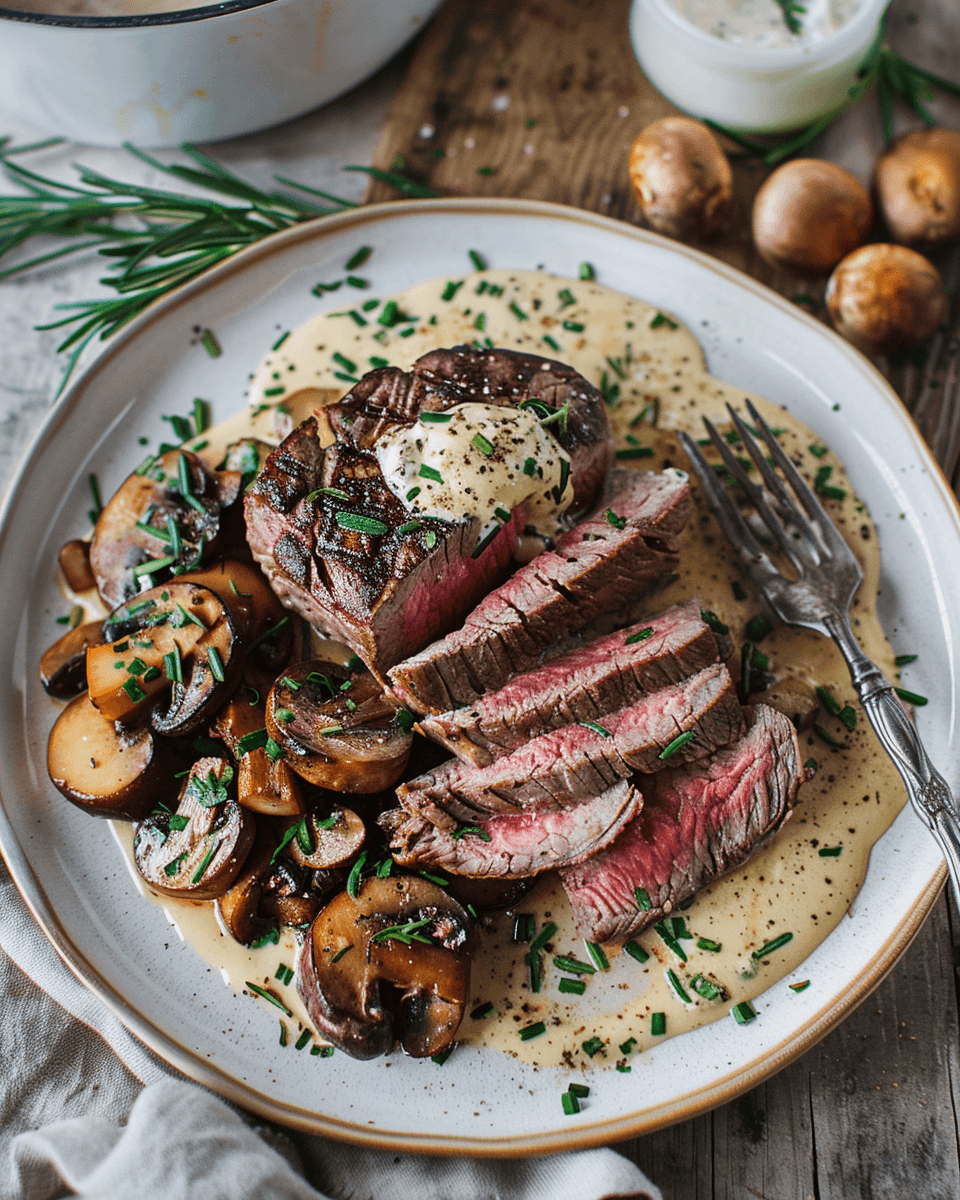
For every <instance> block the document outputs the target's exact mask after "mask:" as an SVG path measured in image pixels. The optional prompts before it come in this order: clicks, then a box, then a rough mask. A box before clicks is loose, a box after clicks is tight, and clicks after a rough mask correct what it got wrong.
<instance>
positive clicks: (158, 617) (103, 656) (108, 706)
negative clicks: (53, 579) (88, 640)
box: [87, 581, 241, 737]
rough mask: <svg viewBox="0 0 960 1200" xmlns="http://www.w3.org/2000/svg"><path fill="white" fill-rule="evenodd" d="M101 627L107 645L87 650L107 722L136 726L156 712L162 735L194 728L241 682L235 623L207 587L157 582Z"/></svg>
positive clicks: (95, 697)
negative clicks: (162, 707)
mask: <svg viewBox="0 0 960 1200" xmlns="http://www.w3.org/2000/svg"><path fill="white" fill-rule="evenodd" d="M103 632H104V638H105V639H106V640H105V643H104V644H103V645H102V646H96V647H93V648H92V649H90V650H88V651H87V680H88V681H89V685H90V698H91V700H92V701H93V703H94V704H95V705H96V707H97V708H98V709H99V710H100V712H101V714H102V716H103V717H105V718H106V719H107V720H108V721H122V722H123V723H124V724H128V725H129V724H133V723H135V722H137V721H139V720H140V719H141V718H142V717H143V716H144V715H145V714H146V713H147V712H148V711H150V710H152V711H151V716H150V723H151V725H152V726H153V728H154V729H155V730H156V731H157V732H158V733H164V734H166V735H167V736H170V737H172V736H176V735H179V734H183V733H190V732H192V731H193V730H195V729H197V728H198V727H199V726H200V725H201V724H202V723H203V721H204V720H205V719H206V718H207V717H208V716H209V715H210V714H211V713H212V712H214V711H215V710H216V709H217V708H218V707H219V706H220V704H222V703H223V700H224V699H225V698H226V697H227V696H229V695H230V693H231V692H232V691H233V689H234V687H235V686H236V682H237V677H238V675H239V672H240V670H241V662H240V655H239V653H238V645H239V643H238V638H237V634H236V627H235V625H234V622H233V618H232V617H231V616H230V612H229V610H228V608H227V607H226V605H225V604H224V603H223V602H222V601H221V600H220V598H219V597H218V596H217V595H215V594H214V593H213V592H212V591H210V590H209V589H208V588H204V587H199V586H198V585H197V584H192V583H181V582H179V581H177V582H174V583H170V584H168V585H167V586H166V587H157V588H153V589H152V590H151V591H149V592H144V593H143V595H141V596H140V597H138V598H137V599H136V600H132V601H129V602H128V603H127V604H125V605H122V606H121V607H120V608H119V609H117V610H116V611H115V612H113V613H112V614H111V615H110V617H108V618H107V620H106V621H105V622H104V626H103ZM167 693H169V696H170V700H169V705H168V707H167V708H166V710H165V711H163V710H162V709H161V705H162V704H163V701H164V698H165V696H166V695H167Z"/></svg>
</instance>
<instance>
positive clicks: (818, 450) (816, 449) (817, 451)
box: [807, 442, 827, 458]
mask: <svg viewBox="0 0 960 1200" xmlns="http://www.w3.org/2000/svg"><path fill="white" fill-rule="evenodd" d="M807 449H808V450H809V451H810V453H811V454H812V455H813V456H814V458H823V456H824V455H825V454H826V452H827V448H826V446H819V445H817V443H816V442H813V443H812V444H811V445H809V446H808V447H807Z"/></svg>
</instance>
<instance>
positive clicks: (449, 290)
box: [440, 279, 463, 300]
mask: <svg viewBox="0 0 960 1200" xmlns="http://www.w3.org/2000/svg"><path fill="white" fill-rule="evenodd" d="M462 287H463V280H462V279H459V280H457V281H456V282H454V281H453V280H452V279H451V280H448V281H447V285H446V287H445V288H444V289H443V292H442V293H441V296H440V299H441V300H452V299H453V298H454V296H455V295H456V294H457V291H458V289H459V288H462Z"/></svg>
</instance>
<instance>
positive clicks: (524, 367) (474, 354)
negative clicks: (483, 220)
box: [244, 346, 613, 707]
mask: <svg viewBox="0 0 960 1200" xmlns="http://www.w3.org/2000/svg"><path fill="white" fill-rule="evenodd" d="M526 400H532V401H533V402H535V403H536V404H538V405H540V406H541V407H542V408H543V410H544V412H545V413H546V412H547V411H548V410H549V411H552V410H553V407H554V405H559V406H560V407H562V406H563V405H565V404H569V409H567V410H566V420H565V423H563V422H555V423H554V424H553V425H552V426H551V432H552V433H553V434H554V436H555V437H556V439H557V441H558V442H559V443H560V445H561V446H562V447H563V448H564V449H565V450H566V451H567V452H568V453H569V454H570V457H571V465H570V478H571V481H572V483H573V492H574V496H573V501H572V503H571V505H570V507H569V508H568V510H567V514H565V517H566V518H569V517H570V516H574V517H575V516H577V515H579V514H581V513H583V512H585V511H586V509H587V508H588V507H589V506H590V505H591V504H592V503H593V502H594V500H595V499H596V497H597V495H598V494H599V492H600V489H601V485H602V482H603V479H604V476H605V474H606V471H607V469H608V467H609V465H610V463H611V461H612V458H613V436H612V434H611V432H610V424H609V421H608V418H607V414H606V407H605V405H604V403H603V398H602V396H601V395H600V393H599V392H598V391H597V389H596V388H594V387H592V385H590V384H589V383H587V381H586V380H585V379H583V378H582V377H581V376H580V375H578V374H577V373H576V372H575V371H574V370H573V369H572V368H571V367H566V366H564V365H563V364H561V363H553V362H550V361H549V360H547V359H542V358H539V357H538V356H536V355H530V354H518V353H515V352H514V351H510V350H490V351H487V350H483V351H481V350H475V349H473V348H471V347H468V346H459V347H455V348H454V349H453V350H436V351H433V352H432V353H430V354H428V355H425V356H424V358H422V359H420V360H419V361H418V362H417V363H415V364H414V367H413V370H412V371H411V372H404V371H399V370H398V369H397V368H393V367H390V368H383V369H382V370H378V371H372V372H370V373H369V374H368V375H365V376H364V377H363V379H362V380H361V381H360V382H359V383H358V384H357V385H356V387H354V388H353V390H352V391H351V392H348V393H347V395H346V396H345V397H344V398H343V399H342V400H341V401H340V402H339V403H338V404H335V405H332V406H330V407H329V408H327V409H326V410H325V415H326V417H327V419H328V421H329V425H330V427H331V429H332V430H333V431H334V433H335V434H336V435H337V441H336V443H335V444H334V445H333V446H324V445H323V444H322V442H321V437H320V433H319V429H318V425H317V422H316V420H314V419H313V418H310V419H308V420H307V421H305V422H304V423H303V424H302V425H301V426H299V428H298V429H296V430H294V432H293V433H292V434H291V435H290V436H289V437H288V438H287V439H286V440H285V441H284V442H283V443H282V444H281V445H280V446H279V447H277V449H276V450H274V451H273V452H272V453H271V454H270V455H269V456H268V458H267V461H266V464H265V466H264V469H263V470H262V471H261V473H260V475H259V476H258V478H257V480H256V482H255V484H254V486H253V487H252V488H251V490H250V492H249V493H248V495H247V497H246V500H245V504H244V511H245V516H246V522H247V541H248V542H249V544H250V548H251V550H252V552H253V555H254V558H255V559H256V560H257V562H259V563H260V565H261V566H262V567H263V568H264V570H265V571H266V573H267V575H268V577H269V579H270V582H271V586H272V587H273V589H274V591H275V592H276V593H277V595H278V596H279V597H280V599H281V600H282V601H283V603H284V604H286V605H287V607H289V608H292V609H294V611H296V612H298V613H300V615H301V616H303V617H305V618H306V619H307V620H308V621H309V622H310V623H311V624H312V625H314V626H315V627H316V628H317V629H318V630H320V631H321V632H324V633H328V634H330V635H331V636H333V637H336V638H339V639H340V640H341V641H344V642H346V643H347V644H348V645H349V646H350V647H351V648H352V649H353V650H354V651H355V652H356V653H357V654H359V655H360V657H361V658H362V659H363V660H364V662H365V663H366V664H367V666H368V667H370V669H371V670H372V671H373V672H374V673H375V674H376V675H377V676H378V677H379V678H380V679H381V680H383V679H384V678H385V676H386V672H387V670H388V669H389V668H390V667H392V666H394V665H395V664H396V663H398V662H399V661H400V660H401V659H402V658H404V657H406V656H407V655H408V654H410V653H412V652H415V651H417V650H420V649H422V648H423V647H424V646H427V645H428V644H429V643H430V642H432V641H433V640H434V639H435V638H438V637H442V636H443V635H444V634H446V633H447V632H449V631H450V630H452V629H455V628H457V627H459V625H460V624H461V622H462V621H463V619H464V617H465V616H466V615H467V613H468V612H469V611H470V610H471V609H472V608H473V607H474V606H475V605H476V604H477V603H478V602H479V601H480V600H481V599H482V597H483V596H485V595H486V594H487V593H488V592H489V591H490V590H491V589H492V588H494V587H496V586H497V585H498V584H499V583H501V582H502V581H503V580H504V579H505V577H506V575H507V571H508V567H509V564H510V560H511V557H512V554H513V552H514V550H515V548H516V545H517V539H518V535H519V532H520V531H521V528H522V525H523V513H522V510H521V509H519V508H518V509H516V510H515V511H514V513H513V516H512V518H511V519H510V520H509V521H508V522H507V523H506V524H505V525H504V526H503V528H501V529H500V530H499V531H498V533H497V535H496V537H495V538H494V539H493V541H492V542H491V543H490V544H489V545H488V546H486V547H485V549H484V550H483V551H482V552H481V553H480V554H479V555H478V557H477V558H473V555H474V553H476V551H477V550H478V546H479V539H480V532H481V529H482V524H481V522H480V521H479V520H473V519H464V520H462V521H452V522H451V521H440V520H436V519H433V518H426V517H420V518H418V519H417V521H416V522H413V521H411V520H410V514H409V512H408V511H407V510H406V508H405V507H404V505H403V503H402V501H401V500H400V499H399V497H397V496H395V495H394V494H393V493H392V492H391V491H390V489H389V488H388V487H387V485H386V483H385V481H384V479H383V475H382V473H381V470H380V465H379V463H378V462H377V459H376V456H375V454H374V453H373V446H374V443H375V441H376V438H377V436H378V435H379V433H381V432H382V431H383V430H384V429H386V428H387V427H389V426H391V425H397V424H406V425H410V424H412V423H413V422H414V421H415V420H416V419H417V417H418V415H419V414H420V412H422V411H425V410H433V411H440V410H443V409H447V408H450V407H452V406H453V405H455V404H460V403H463V402H465V401H480V402H484V403H497V404H507V405H509V404H519V403H521V402H523V401H526ZM561 425H562V429H561ZM331 489H332V490H331ZM344 520H346V524H344ZM383 526H386V527H387V528H386V529H385V530H384V529H382V527H383ZM446 707H449V706H446Z"/></svg>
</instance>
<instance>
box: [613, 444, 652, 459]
mask: <svg viewBox="0 0 960 1200" xmlns="http://www.w3.org/2000/svg"><path fill="white" fill-rule="evenodd" d="M617 458H621V459H623V460H624V461H627V460H628V459H631V458H653V447H652V446H628V447H627V448H626V449H625V450H618V451H617Z"/></svg>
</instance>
